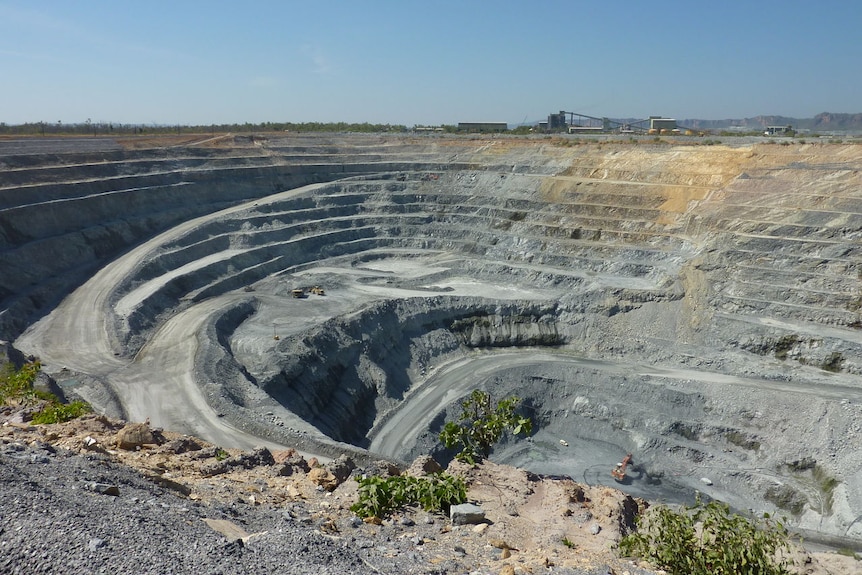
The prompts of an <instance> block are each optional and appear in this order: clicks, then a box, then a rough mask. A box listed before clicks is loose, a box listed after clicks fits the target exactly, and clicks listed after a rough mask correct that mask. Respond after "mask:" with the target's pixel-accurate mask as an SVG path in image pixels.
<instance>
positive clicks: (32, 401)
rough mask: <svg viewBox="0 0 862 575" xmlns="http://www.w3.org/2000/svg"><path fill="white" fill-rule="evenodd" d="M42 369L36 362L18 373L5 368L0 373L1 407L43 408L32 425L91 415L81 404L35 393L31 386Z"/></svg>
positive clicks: (60, 421)
mask: <svg viewBox="0 0 862 575" xmlns="http://www.w3.org/2000/svg"><path fill="white" fill-rule="evenodd" d="M41 369H42V366H41V364H40V363H39V362H38V361H33V362H29V363H26V364H24V365H22V366H21V367H20V368H19V369H16V368H15V366H14V365H12V364H11V363H7V364H5V365H4V366H3V368H2V372H0V404H4V405H5V404H12V405H20V406H37V405H39V404H40V403H41V404H43V405H42V408H41V409H40V410H39V411H37V412H36V413H34V414H33V423H35V424H47V423H63V422H64V421H69V420H70V419H75V418H76V417H81V416H82V415H84V414H85V413H89V412H90V411H91V408H90V405H89V404H88V403H86V402H84V401H73V402H72V403H68V404H64V403H62V402H60V400H59V398H57V396H55V395H54V394H51V393H47V392H44V391H39V390H37V389H35V388H34V386H33V384H34V383H35V381H36V376H37V375H38V374H39V371H40V370H41Z"/></svg>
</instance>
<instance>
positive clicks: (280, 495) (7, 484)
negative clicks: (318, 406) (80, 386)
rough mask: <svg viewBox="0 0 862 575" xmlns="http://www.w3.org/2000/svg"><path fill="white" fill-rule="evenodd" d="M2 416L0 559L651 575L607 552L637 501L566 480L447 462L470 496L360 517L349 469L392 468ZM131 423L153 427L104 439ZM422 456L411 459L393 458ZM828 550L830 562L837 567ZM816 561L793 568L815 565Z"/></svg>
mask: <svg viewBox="0 0 862 575" xmlns="http://www.w3.org/2000/svg"><path fill="white" fill-rule="evenodd" d="M9 419H10V417H9V416H8V415H4V416H3V421H4V423H3V424H2V425H0V483H2V486H3V488H2V489H0V551H2V552H0V572H3V573H39V572H51V573H96V572H114V573H119V572H167V571H169V572H172V573H196V574H201V573H236V572H243V573H272V572H276V571H280V572H290V573H316V574H319V573H324V574H326V573H332V574H335V573H386V574H401V573H405V574H406V573H422V574H429V575H430V574H443V573H465V574H466V573H472V574H498V573H515V574H528V573H538V572H549V573H559V574H571V575H587V574H590V575H593V574H594V575H605V574H607V573H615V574H618V575H622V574H624V573H628V574H629V575H648V574H653V573H655V572H654V571H653V570H650V569H649V567H648V566H646V565H642V564H639V563H637V562H633V561H631V560H627V559H621V558H619V557H617V556H616V555H615V552H614V548H615V544H616V542H617V541H618V539H619V537H620V536H621V535H622V534H623V533H625V532H627V530H628V529H630V528H631V526H632V524H633V521H634V517H635V515H636V514H637V512H638V510H639V509H641V508H642V507H643V506H644V505H645V503H644V502H643V501H638V500H635V499H632V498H631V497H629V496H627V495H625V494H623V493H621V492H619V491H616V490H613V489H609V488H605V487H589V486H583V485H579V484H577V483H576V482H574V481H572V480H571V479H568V478H549V477H541V476H537V475H535V474H531V473H528V472H526V471H524V470H520V469H515V468H511V467H508V466H504V465H497V464H494V463H491V462H485V463H484V464H482V465H480V466H478V467H470V466H467V465H465V464H461V463H458V462H453V463H452V464H451V465H450V466H449V468H448V472H450V473H455V474H460V475H462V476H464V477H465V478H466V479H467V480H468V481H469V482H470V490H469V494H468V495H469V499H470V503H469V504H467V505H464V506H457V507H453V509H452V514H451V518H450V517H447V516H445V515H442V514H431V513H426V512H424V511H421V510H416V509H405V510H403V511H399V512H398V513H396V514H394V515H393V516H391V517H384V518H376V519H375V520H373V521H362V520H360V519H359V518H358V517H356V516H355V515H354V514H353V513H352V512H351V511H350V509H349V508H350V505H351V504H352V503H353V502H355V500H356V486H357V483H356V482H355V481H352V480H351V477H354V476H357V475H360V474H363V473H369V472H379V471H381V470H383V471H384V472H386V473H401V472H403V470H401V469H399V468H397V467H396V466H394V465H392V464H391V463H384V462H381V464H379V465H377V466H376V469H372V468H370V467H369V468H368V469H362V468H360V467H357V466H356V465H355V464H354V462H353V461H352V460H351V459H350V458H348V457H340V458H337V459H335V460H332V461H330V462H328V463H326V464H323V465H321V464H320V463H317V462H316V461H311V462H309V461H307V460H306V459H305V458H303V457H302V456H300V455H299V454H297V453H296V452H295V451H289V450H285V451H270V450H268V449H266V448H258V449H254V450H249V451H241V450H235V449H222V448H220V447H218V446H214V445H210V444H208V443H206V442H204V441H201V440H199V439H196V438H193V437H188V436H183V435H180V434H176V433H172V432H168V431H157V430H152V429H149V427H148V426H147V425H146V424H145V423H138V424H133V425H127V424H126V423H124V422H122V421H118V420H114V419H111V418H107V417H104V416H100V415H88V416H85V417H83V418H80V419H78V420H74V421H71V422H68V423H65V424H55V425H44V426H27V427H22V426H17V425H8V420H9ZM131 427H134V428H135V429H137V430H138V432H143V431H145V430H144V428H147V429H146V431H149V432H150V433H152V434H153V437H154V441H153V442H146V443H143V444H141V445H138V446H135V447H134V448H133V449H121V448H119V447H118V445H119V441H118V440H119V438H120V437H127V433H126V432H125V431H124V430H128V429H129V428H131ZM94 448H95V449H94ZM226 462H229V463H226ZM214 466H219V468H220V469H221V470H222V471H221V473H218V474H212V473H211V471H212V469H213V468H214ZM437 467H438V466H437V465H435V462H433V460H430V459H429V458H427V457H423V458H420V459H417V461H415V462H414V464H413V465H412V466H411V467H410V471H409V472H410V473H418V474H422V473H425V472H427V471H426V470H431V471H436V469H437ZM58 526H62V528H58ZM564 540H565V542H566V543H564ZM838 557H840V556H837V555H833V556H831V557H830V559H831V560H833V561H834V560H836V559H837V558H838ZM844 559H847V560H848V562H846V563H842V564H841V565H842V568H846V570H844V571H842V572H843V573H851V572H853V571H852V568H854V567H855V565H853V564H852V563H850V562H849V561H851V560H850V558H847V557H845V558H844ZM809 561H810V558H809ZM817 565H819V564H818V563H809V568H808V570H807V571H806V573H827V571H823V570H819V571H818V569H819V567H817ZM833 572H834V571H833Z"/></svg>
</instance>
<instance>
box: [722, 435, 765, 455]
mask: <svg viewBox="0 0 862 575" xmlns="http://www.w3.org/2000/svg"><path fill="white" fill-rule="evenodd" d="M724 438H725V439H726V440H727V442H728V443H732V444H733V445H736V446H737V447H741V448H743V449H748V450H750V451H757V450H758V449H760V442H759V441H757V440H756V439H752V438H751V437H749V436H748V435H746V434H744V433H742V432H741V431H736V430H733V431H728V432H727V433H725V434H724Z"/></svg>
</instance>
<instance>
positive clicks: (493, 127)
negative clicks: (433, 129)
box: [458, 122, 509, 132]
mask: <svg viewBox="0 0 862 575" xmlns="http://www.w3.org/2000/svg"><path fill="white" fill-rule="evenodd" d="M508 129H509V124H507V123H506V122H458V131H460V132H505V131H506V130H508Z"/></svg>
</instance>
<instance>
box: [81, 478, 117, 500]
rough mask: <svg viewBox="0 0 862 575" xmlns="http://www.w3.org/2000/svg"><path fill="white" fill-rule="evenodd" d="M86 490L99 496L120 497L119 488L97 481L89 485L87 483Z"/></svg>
mask: <svg viewBox="0 0 862 575" xmlns="http://www.w3.org/2000/svg"><path fill="white" fill-rule="evenodd" d="M86 489H87V490H88V491H92V492H93V493H99V494H101V495H113V496H114V497H117V496H118V495H120V488H119V487H117V486H116V485H110V484H108V483H99V482H97V481H91V482H90V483H87V485H86Z"/></svg>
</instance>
